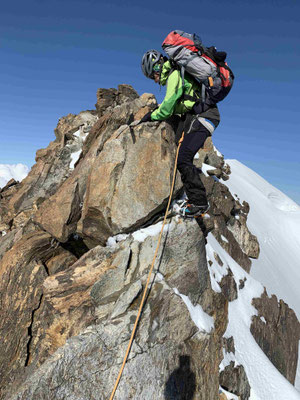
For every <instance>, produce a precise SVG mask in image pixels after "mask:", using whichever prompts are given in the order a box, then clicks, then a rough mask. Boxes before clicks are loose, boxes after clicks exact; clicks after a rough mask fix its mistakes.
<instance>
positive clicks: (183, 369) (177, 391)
mask: <svg viewBox="0 0 300 400" xmlns="http://www.w3.org/2000/svg"><path fill="white" fill-rule="evenodd" d="M195 390H196V383H195V374H194V372H193V371H192V370H191V369H190V357H189V356H179V368H177V369H175V370H174V371H173V372H172V373H171V375H170V377H169V379H168V381H167V383H166V386H165V391H164V396H165V399H166V400H192V399H193V398H194V394H195Z"/></svg>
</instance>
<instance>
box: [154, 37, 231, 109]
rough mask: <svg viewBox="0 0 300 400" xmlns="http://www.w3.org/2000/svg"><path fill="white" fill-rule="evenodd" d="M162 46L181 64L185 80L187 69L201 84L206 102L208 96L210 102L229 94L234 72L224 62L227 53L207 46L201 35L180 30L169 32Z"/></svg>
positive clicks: (217, 100) (173, 59)
mask: <svg viewBox="0 0 300 400" xmlns="http://www.w3.org/2000/svg"><path fill="white" fill-rule="evenodd" d="M162 48H163V49H164V51H165V52H166V53H167V54H168V56H169V57H170V59H171V60H172V61H174V62H175V64H176V65H178V67H180V69H181V76H182V83H183V84H184V73H185V71H186V72H188V73H189V74H190V75H192V76H193V77H194V78H195V79H196V81H197V82H199V83H200V84H201V86H202V90H201V100H202V102H203V103H204V102H205V99H206V96H209V99H210V101H211V102H213V103H218V102H219V101H222V100H223V99H224V98H225V97H226V96H227V95H228V93H229V92H230V90H231V88H232V85H233V80H234V75H233V72H232V71H231V69H230V68H229V67H228V65H227V63H226V62H225V59H226V56H227V53H225V52H223V51H222V52H221V51H217V49H216V48H215V47H209V48H206V47H205V46H204V45H203V43H202V42H201V39H200V38H199V36H197V35H196V34H193V35H192V34H190V33H186V32H183V31H179V30H176V31H172V32H171V33H169V34H168V36H167V37H166V38H165V40H164V42H163V44H162ZM194 100H196V99H194ZM198 101H199V98H198Z"/></svg>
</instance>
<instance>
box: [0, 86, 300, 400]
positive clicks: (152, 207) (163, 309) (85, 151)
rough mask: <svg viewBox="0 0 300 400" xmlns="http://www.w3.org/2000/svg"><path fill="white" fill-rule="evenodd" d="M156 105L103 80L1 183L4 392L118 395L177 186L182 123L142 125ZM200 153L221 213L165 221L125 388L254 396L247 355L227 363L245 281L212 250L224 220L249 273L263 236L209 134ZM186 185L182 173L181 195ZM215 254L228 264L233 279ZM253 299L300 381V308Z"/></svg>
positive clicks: (139, 393)
mask: <svg viewBox="0 0 300 400" xmlns="http://www.w3.org/2000/svg"><path fill="white" fill-rule="evenodd" d="M156 105H157V103H156V99H155V97H154V96H153V95H151V94H143V95H142V96H139V95H138V94H137V93H136V92H135V90H134V89H133V88H132V87H130V86H129V85H120V86H119V87H118V89H99V90H98V92H97V104H96V110H92V111H84V112H81V113H80V114H78V115H73V114H69V115H67V116H66V117H63V118H61V119H60V120H59V122H58V125H57V127H56V129H55V135H56V139H55V140H54V141H53V142H51V143H50V144H49V146H48V147H47V148H46V149H41V150H38V151H37V154H36V164H35V165H34V166H33V167H32V169H31V171H30V173H29V175H28V176H27V177H26V178H25V179H24V180H23V181H22V182H21V183H18V182H15V181H10V182H8V184H7V185H6V186H5V187H4V188H2V189H1V191H0V232H1V235H2V236H1V237H0V274H1V279H0V285H1V288H0V296H1V306H2V307H1V309H2V318H1V321H0V326H1V335H2V338H3V340H2V342H1V351H0V358H1V375H0V380H1V384H0V385H1V392H0V393H1V395H0V398H1V399H63V398H68V399H74V400H75V399H76V400H78V399H106V398H108V397H109V395H110V392H111V390H112V387H113V384H114V381H115V379H116V376H117V374H118V371H119V368H120V365H121V363H122V358H123V356H124V353H125V349H126V346H127V343H128V340H129V337H130V333H131V329H132V327H133V323H134V318H135V315H136V313H137V308H138V305H139V302H140V299H141V293H142V289H143V287H144V285H145V281H146V278H147V272H148V270H149V267H150V264H151V261H152V257H153V253H154V249H155V245H156V242H157V239H158V232H159V229H160V226H161V225H160V224H161V222H158V221H159V220H160V218H161V216H162V213H163V211H164V208H165V206H166V202H167V199H168V195H169V192H170V185H171V175H172V170H173V165H174V157H175V150H176V146H175V142H174V132H173V130H172V127H171V126H170V125H169V124H168V123H167V122H161V123H159V122H153V123H146V124H141V125H136V126H134V121H139V119H140V118H141V117H142V116H143V115H144V114H145V113H147V112H148V111H150V110H152V109H153V108H154V107H156ZM129 125H131V126H129ZM195 163H197V166H199V167H202V168H203V170H205V171H207V173H206V174H205V175H204V174H203V177H202V179H203V182H204V184H205V186H206V189H207V193H208V197H209V201H210V204H211V208H210V211H209V215H208V218H205V219H204V220H203V221H200V222H198V223H197V222H196V221H195V220H192V221H183V220H181V219H178V218H176V217H174V218H172V220H170V221H169V223H168V225H167V226H166V228H165V235H164V243H163V245H162V246H161V249H160V252H159V255H158V262H157V264H156V266H155V273H154V274H153V276H152V284H151V293H150V295H149V296H148V299H147V304H146V306H145V308H144V312H143V316H142V320H141V322H140V324H139V329H138V332H137V335H136V340H135V342H134V345H133V347H132V350H131V353H130V357H129V361H128V363H127V364H126V368H125V370H124V374H123V377H122V380H121V383H120V385H119V388H118V391H117V393H116V396H115V398H116V399H125V398H126V399H141V398H142V399H150V398H155V399H174V398H180V397H178V396H180V395H183V394H184V395H185V396H187V397H186V398H194V399H203V400H204V399H205V400H210V399H212V400H215V399H216V398H218V396H219V389H220V387H223V388H225V389H226V390H228V391H230V392H232V393H234V394H236V395H237V396H240V398H241V399H248V398H249V396H250V389H251V388H250V384H249V382H248V379H247V375H246V373H245V370H244V367H243V366H242V365H238V366H237V365H235V363H233V362H230V363H228V365H225V366H224V368H223V369H222V370H220V368H219V366H220V364H221V362H222V360H223V358H224V354H227V353H230V354H234V340H233V338H231V339H224V337H223V335H224V332H225V331H226V327H227V323H228V304H229V302H232V301H234V300H235V299H236V298H237V297H238V290H242V288H243V285H244V282H243V281H242V282H239V281H236V279H235V277H234V275H233V273H232V271H231V270H230V268H229V267H228V266H226V265H223V262H222V260H221V258H220V257H219V255H218V254H217V253H215V254H214V255H213V257H214V260H213V261H212V260H211V259H210V258H209V257H208V256H207V253H206V249H205V243H206V235H207V234H208V232H211V233H212V234H213V235H214V237H215V238H216V239H217V241H218V242H219V244H220V245H221V246H222V247H223V249H225V250H226V251H227V253H228V254H230V256H231V257H232V258H233V259H234V260H235V261H236V262H237V263H238V264H239V265H240V266H241V267H242V268H243V269H244V270H245V271H247V272H249V271H250V268H251V258H257V257H258V256H259V244H258V241H257V239H256V237H255V236H253V235H252V234H251V232H249V230H248V228H247V215H248V213H249V205H248V204H247V203H246V202H244V203H243V204H240V203H239V201H238V200H237V199H235V198H234V196H233V195H232V194H231V193H230V191H229V190H228V188H227V187H226V186H225V185H224V184H222V180H227V179H230V168H229V167H228V166H227V165H226V164H225V163H224V158H223V156H222V155H221V154H220V153H219V152H218V151H217V150H216V149H215V147H214V145H213V143H212V140H211V139H210V138H209V139H207V141H206V143H205V146H204V149H203V150H201V151H200V152H199V157H198V159H197V160H195ZM181 194H182V185H181V181H180V178H179V176H178V177H177V180H176V187H175V194H174V196H175V197H176V196H180V195H181ZM213 262H216V263H218V265H219V267H220V268H223V270H224V273H223V274H222V277H221V278H220V280H219V286H220V290H216V288H215V287H214V285H213V279H212V277H211V273H212V272H211V271H210V267H211V265H212V263H213ZM253 305H254V306H255V307H256V309H257V317H254V318H253V322H252V326H251V332H252V334H253V336H254V337H255V340H256V341H257V343H258V344H259V346H260V347H261V348H262V350H263V351H264V352H265V354H266V355H267V356H268V357H269V359H270V360H271V361H272V363H273V364H274V365H275V366H276V367H277V368H278V369H279V370H280V372H281V373H282V374H283V375H284V376H285V377H286V378H287V379H288V380H289V381H290V382H291V383H293V382H294V379H295V372H296V366H297V359H298V354H297V346H298V341H299V338H300V328H299V322H298V320H297V318H296V317H295V314H294V312H293V311H292V310H291V309H290V308H289V307H288V305H286V304H285V303H284V302H283V301H282V300H280V302H278V300H277V299H276V298H275V296H272V297H271V298H269V297H268V295H267V294H266V293H264V294H263V295H262V296H261V297H260V298H257V299H254V300H253ZM262 319H264V321H265V322H263V323H262ZM183 381H184V382H186V385H184V387H182V385H181V386H180V384H179V383H180V382H183ZM179 386H180V387H181V388H180V389H179ZM179 390H181V394H178V393H179V392H178V391H179ZM176 396H177V397H176Z"/></svg>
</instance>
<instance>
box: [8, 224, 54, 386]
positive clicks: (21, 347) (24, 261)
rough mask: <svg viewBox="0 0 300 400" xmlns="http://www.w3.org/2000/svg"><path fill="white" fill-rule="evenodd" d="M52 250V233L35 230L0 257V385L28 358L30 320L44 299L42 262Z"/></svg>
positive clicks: (20, 367)
mask: <svg viewBox="0 0 300 400" xmlns="http://www.w3.org/2000/svg"><path fill="white" fill-rule="evenodd" d="M51 254H52V248H51V236H50V235H49V234H47V233H45V232H35V233H33V234H29V235H27V236H25V237H24V238H23V239H22V240H20V241H18V242H17V243H16V244H15V245H14V246H13V247H12V248H11V249H10V250H9V251H7V252H6V253H5V254H4V256H3V258H2V259H1V260H0V300H1V313H2V315H1V319H0V330H1V332H3V334H2V340H1V344H0V365H1V375H0V376H1V378H0V387H2V388H3V387H5V386H6V385H7V384H8V383H10V382H12V380H13V378H14V372H15V371H16V370H19V371H21V370H22V368H23V367H24V366H26V365H27V364H28V362H29V359H30V356H31V353H30V344H31V341H32V324H33V321H34V318H35V315H36V311H37V310H38V308H39V307H40V305H41V302H42V299H43V291H42V283H43V281H44V279H45V278H46V277H47V271H46V269H45V267H44V262H45V260H46V259H48V258H49V257H50V256H51Z"/></svg>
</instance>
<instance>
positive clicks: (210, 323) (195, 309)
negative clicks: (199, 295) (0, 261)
mask: <svg viewBox="0 0 300 400" xmlns="http://www.w3.org/2000/svg"><path fill="white" fill-rule="evenodd" d="M173 290H174V292H175V293H176V294H177V295H178V296H180V297H181V298H182V300H183V301H184V303H185V305H186V306H187V309H188V310H189V313H190V316H191V318H192V320H193V322H194V324H195V325H196V326H197V327H198V329H199V331H200V332H207V333H209V332H211V331H212V329H213V328H214V319H213V317H211V316H210V315H208V314H206V313H205V312H204V311H203V309H202V307H201V306H200V304H196V305H195V306H194V305H193V304H192V302H191V300H190V299H189V298H188V296H185V295H184V294H181V293H179V291H178V289H177V288H174V289H173Z"/></svg>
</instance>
